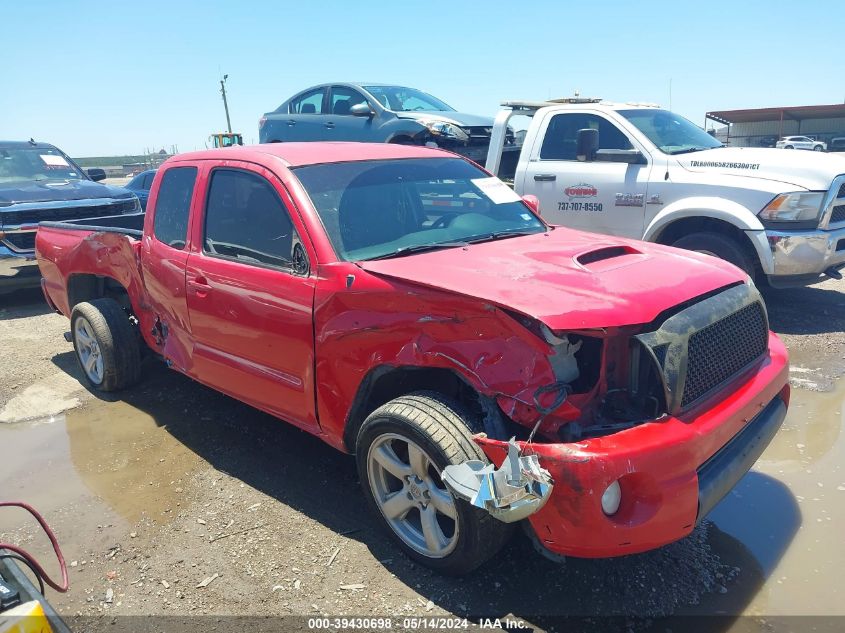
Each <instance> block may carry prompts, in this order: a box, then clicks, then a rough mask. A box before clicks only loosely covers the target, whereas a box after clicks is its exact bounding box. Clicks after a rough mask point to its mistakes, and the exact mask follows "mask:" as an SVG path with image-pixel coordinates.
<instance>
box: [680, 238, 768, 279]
mask: <svg viewBox="0 0 845 633" xmlns="http://www.w3.org/2000/svg"><path fill="white" fill-rule="evenodd" d="M672 246H674V247H675V248H684V249H686V250H688V251H696V252H698V253H703V254H705V255H712V256H713V257H718V258H719V259H723V260H725V261H726V262H730V263H731V264H733V265H734V266H736V267H737V268H741V269H742V270H743V271H745V272H746V273H747V274H748V275H751V276H753V275H754V264H753V262H752V261H751V259H750V258H749V257H748V255H747V254H746V252H745V250H744V249H743V247H742V245H741V244H740V243H739V242H737V241H736V240H735V239H733V238H732V237H729V236H727V235H722V234H721V233H691V234H690V235H685V236H683V237H682V238H681V239H679V240H676V241H675V242H674V243H673V244H672Z"/></svg>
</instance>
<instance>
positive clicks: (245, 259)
mask: <svg viewBox="0 0 845 633" xmlns="http://www.w3.org/2000/svg"><path fill="white" fill-rule="evenodd" d="M297 249H298V250H299V251H300V252H302V246H301V244H300V239H299V236H298V235H297V233H296V229H294V227H293V222H292V221H291V218H290V215H289V214H288V211H287V208H286V207H285V206H284V204H283V203H282V201H281V200H280V199H279V196H278V194H277V193H276V190H275V189H274V188H273V186H272V185H271V184H270V183H269V182H268V181H267V180H265V179H264V178H262V177H261V176H259V175H257V174H253V173H250V172H247V171H241V170H237V169H215V170H214V171H213V172H212V175H211V186H210V187H209V191H208V201H207V202H206V210H205V230H204V234H203V252H205V253H206V254H208V255H211V256H213V257H221V258H224V259H232V260H235V261H238V262H241V263H244V264H253V265H260V266H273V267H277V268H286V269H290V268H293V261H294V259H297V260H299V259H301V257H299V256H298V255H296V254H295V253H294V251H295V250H297ZM300 254H301V253H300ZM295 255H296V256H295Z"/></svg>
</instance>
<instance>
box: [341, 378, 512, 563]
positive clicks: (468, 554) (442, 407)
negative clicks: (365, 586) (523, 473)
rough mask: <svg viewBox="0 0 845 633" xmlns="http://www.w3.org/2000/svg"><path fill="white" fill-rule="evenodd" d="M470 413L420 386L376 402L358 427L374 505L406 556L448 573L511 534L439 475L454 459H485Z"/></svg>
mask: <svg viewBox="0 0 845 633" xmlns="http://www.w3.org/2000/svg"><path fill="white" fill-rule="evenodd" d="M468 421H469V417H468V416H467V414H466V412H464V411H463V409H462V408H461V407H460V406H459V405H458V404H457V403H455V402H452V401H450V400H448V399H446V398H445V397H443V396H441V395H439V394H436V393H433V392H419V393H415V394H411V395H408V396H402V397H400V398H396V399H395V400H392V401H390V402H388V403H387V404H385V405H383V406H381V407H379V408H378V409H376V410H375V411H374V412H373V413H372V414H371V415H370V416H369V417H368V418H367V420H366V421H365V422H364V424H363V426H362V427H361V431H360V432H359V434H358V442H357V448H356V453H357V457H358V474H359V477H360V479H361V485H362V486H363V488H364V494H365V496H366V497H367V500H368V502H369V503H370V505H371V507H372V508H373V510H374V511H375V513H376V515H377V516H378V517H379V519H380V521H381V523H382V524H383V525H384V526H385V527H386V528H387V530H388V532H389V533H390V535H391V536H392V537H393V538H394V539H395V540H396V541H397V542H398V543H399V545H400V547H401V548H402V549H403V550H404V551H405V553H406V554H408V556H410V557H411V558H413V559H414V560H416V561H418V562H420V563H422V564H424V565H426V566H427V567H430V568H432V569H434V570H436V571H439V572H441V573H445V574H454V575H460V574H466V573H468V572H470V571H472V570H473V569H475V568H476V567H478V566H479V565H481V564H482V563H484V562H485V561H487V560H488V559H489V558H491V557H492V556H493V555H495V554H496V552H498V551H499V549H500V548H501V547H502V545H503V544H504V543H505V541H506V540H507V538H508V536H509V535H510V534H511V526H509V525H507V524H505V523H502V522H500V521H497V520H496V519H494V518H493V517H491V516H490V515H489V514H487V513H486V512H485V511H483V510H481V509H479V508H476V507H473V506H471V505H470V504H468V503H466V502H465V501H463V500H460V499H455V498H454V497H453V496H452V495H451V493H449V491H448V490H447V489H446V486H445V484H444V483H443V481H442V480H441V479H440V472H442V470H443V468H445V467H446V466H448V465H450V464H460V463H462V462H464V461H466V460H469V459H478V460H482V461H485V462H486V461H487V459H486V457H485V456H484V453H483V452H482V451H481V449H480V448H479V447H478V445H477V444H475V442H473V440H472V436H471V431H470V429H469V426H468Z"/></svg>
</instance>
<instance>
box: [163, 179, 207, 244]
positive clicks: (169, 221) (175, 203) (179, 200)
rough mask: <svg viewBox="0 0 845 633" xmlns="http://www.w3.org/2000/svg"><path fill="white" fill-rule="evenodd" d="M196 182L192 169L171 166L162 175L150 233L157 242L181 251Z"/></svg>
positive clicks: (186, 231)
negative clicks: (151, 232)
mask: <svg viewBox="0 0 845 633" xmlns="http://www.w3.org/2000/svg"><path fill="white" fill-rule="evenodd" d="M196 180H197V168H196V167H171V168H170V169H168V170H167V171H166V172H164V177H163V178H162V180H161V185H160V186H159V188H158V197H157V198H156V206H155V219H154V221H153V234H154V235H155V237H156V239H157V240H158V241H159V242H162V243H163V244H167V245H168V246H171V247H173V248H178V249H180V250H181V249H183V248H185V239H186V236H187V234H188V214H189V212H190V210H191V197H192V196H193V194H194V183H195V182H196Z"/></svg>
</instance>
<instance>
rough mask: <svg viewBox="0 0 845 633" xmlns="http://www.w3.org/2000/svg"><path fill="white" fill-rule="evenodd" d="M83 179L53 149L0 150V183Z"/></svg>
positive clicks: (82, 175) (62, 155)
mask: <svg viewBox="0 0 845 633" xmlns="http://www.w3.org/2000/svg"><path fill="white" fill-rule="evenodd" d="M83 178H85V175H84V174H83V173H82V172H81V170H79V169H78V168H77V167H76V165H74V164H73V163H72V162H70V160H68V158H67V157H66V156H65V155H64V154H62V153H61V152H60V151H59V150H57V149H56V148H54V147H20V148H17V147H16V148H11V149H10V148H6V149H2V148H0V183H10V182H31V181H33V180H35V181H39V180H80V179H83Z"/></svg>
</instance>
